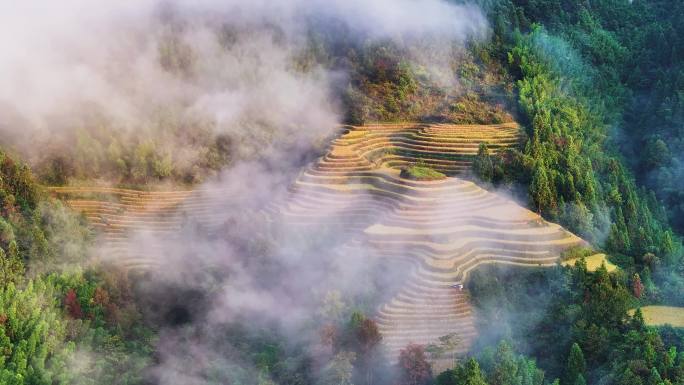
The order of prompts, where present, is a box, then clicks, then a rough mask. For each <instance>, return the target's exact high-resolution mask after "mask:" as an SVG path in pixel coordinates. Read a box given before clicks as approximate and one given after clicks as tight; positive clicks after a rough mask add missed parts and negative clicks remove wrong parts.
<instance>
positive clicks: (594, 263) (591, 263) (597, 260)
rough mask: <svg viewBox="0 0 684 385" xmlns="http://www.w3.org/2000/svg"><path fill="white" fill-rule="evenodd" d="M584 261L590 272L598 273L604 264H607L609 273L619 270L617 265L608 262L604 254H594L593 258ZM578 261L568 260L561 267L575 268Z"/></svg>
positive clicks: (574, 259) (576, 259)
mask: <svg viewBox="0 0 684 385" xmlns="http://www.w3.org/2000/svg"><path fill="white" fill-rule="evenodd" d="M584 259H585V260H586V262H587V270H589V271H596V270H597V269H598V268H599V267H601V265H603V264H604V263H605V264H606V269H607V270H608V272H609V273H610V272H612V271H615V270H617V268H618V267H617V266H616V265H615V264H613V263H612V262H610V261H609V260H608V258H607V257H606V255H605V254H603V253H598V254H594V255H591V256H589V257H586V258H584ZM578 260H579V258H573V259H568V260H566V261H563V262H562V263H561V265H563V266H575V263H577V261H578Z"/></svg>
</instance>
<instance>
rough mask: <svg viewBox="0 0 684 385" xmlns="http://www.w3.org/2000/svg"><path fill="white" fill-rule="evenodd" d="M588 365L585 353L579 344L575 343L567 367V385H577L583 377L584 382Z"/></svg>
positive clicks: (565, 382) (565, 381)
mask: <svg viewBox="0 0 684 385" xmlns="http://www.w3.org/2000/svg"><path fill="white" fill-rule="evenodd" d="M586 369H587V364H586V362H585V361H584V353H582V349H581V348H580V346H579V345H578V344H577V343H573V344H572V347H571V348H570V354H569V355H568V363H567V365H566V367H565V380H564V384H565V385H576V384H577V382H578V380H579V379H580V377H581V381H584V374H585V373H586ZM578 385H579V384H578Z"/></svg>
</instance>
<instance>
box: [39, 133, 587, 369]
mask: <svg viewBox="0 0 684 385" xmlns="http://www.w3.org/2000/svg"><path fill="white" fill-rule="evenodd" d="M519 140H520V134H519V128H518V126H517V125H515V124H504V125H491V126H479V125H447V124H433V125H429V124H376V125H367V126H362V127H354V126H349V127H345V128H344V132H343V133H342V134H341V135H340V136H339V137H338V138H337V139H335V140H334V141H333V142H332V143H331V145H330V147H329V150H328V152H327V153H326V154H325V155H324V156H323V157H322V158H320V159H319V160H317V161H316V162H314V163H313V164H311V165H309V166H308V167H306V168H305V169H304V170H302V172H301V173H300V175H299V177H298V178H297V179H296V180H295V181H293V183H292V185H291V187H290V189H289V193H288V196H287V197H286V199H285V200H284V201H278V202H273V203H272V204H271V205H270V206H268V207H267V208H265V209H264V211H265V212H266V213H267V214H268V215H269V216H270V217H271V218H272V219H273V220H276V221H283V222H284V223H286V224H287V225H288V226H292V227H295V226H301V227H302V229H306V228H307V226H320V225H321V224H322V223H326V222H334V224H337V225H340V224H341V225H342V226H343V231H345V232H348V233H349V234H350V239H351V240H352V241H350V242H349V243H348V244H345V245H344V247H343V250H335V252H344V253H355V252H358V253H360V252H363V255H366V256H368V258H378V259H382V260H385V261H387V263H392V264H399V263H401V264H406V265H407V266H409V267H410V270H411V273H410V276H409V278H408V279H406V281H405V282H402V283H401V288H400V289H399V290H398V291H397V292H396V293H394V296H393V297H392V298H390V299H389V300H388V301H387V302H386V303H384V304H383V305H382V306H380V308H378V309H377V313H376V314H375V319H376V321H377V322H378V325H379V327H380V329H381V332H382V334H383V341H384V343H385V346H386V348H387V349H388V351H389V353H390V355H391V356H392V357H396V356H397V354H398V353H399V350H400V349H401V348H403V347H405V346H406V345H407V344H409V343H419V344H430V343H434V342H435V341H436V340H437V339H438V338H439V337H440V336H444V335H447V334H451V333H455V334H456V335H457V336H458V337H459V339H460V341H461V342H460V344H459V346H458V347H457V348H456V350H457V352H463V351H465V350H467V349H468V348H469V346H470V343H471V341H472V340H473V337H474V336H475V334H476V328H475V324H474V319H473V313H472V310H471V305H470V303H469V299H468V293H467V291H466V290H465V289H462V288H459V285H462V284H463V283H464V282H465V280H466V278H467V276H468V272H469V271H471V270H472V269H474V268H476V267H477V266H480V265H482V264H488V263H504V264H511V265H527V266H550V265H554V264H556V263H557V261H558V259H559V255H560V253H561V252H562V251H563V250H566V249H568V248H570V247H576V246H578V245H582V244H584V242H583V241H582V240H581V239H580V238H578V237H576V236H575V235H573V234H571V233H570V232H568V231H566V230H564V229H563V228H561V227H560V226H558V225H556V224H553V223H549V222H546V221H544V220H543V219H542V218H541V217H540V216H539V215H537V214H536V213H533V212H531V211H529V210H527V209H525V208H523V207H521V206H519V205H517V204H516V203H514V202H512V201H510V200H508V199H505V198H503V197H500V196H498V195H495V194H493V193H490V192H488V191H486V190H484V189H482V188H480V187H478V186H477V185H476V184H475V183H473V182H470V181H468V180H465V179H462V178H461V177H459V175H463V174H465V173H467V172H468V170H469V168H470V164H471V162H472V157H473V156H474V155H475V154H476V153H477V150H478V146H479V144H480V143H481V142H487V143H488V144H489V148H490V149H492V150H493V151H494V152H496V151H500V150H502V149H504V148H506V147H509V146H516V145H517V144H518V142H519ZM417 163H419V164H420V167H425V168H429V169H431V170H435V171H436V172H438V173H441V174H444V175H445V176H446V177H440V178H432V179H431V178H427V179H429V180H419V179H407V178H404V177H402V176H401V169H402V168H406V167H410V166H412V165H415V164H417ZM434 175H438V174H434ZM52 191H53V192H54V193H55V194H56V195H58V196H61V197H63V198H64V199H65V200H66V201H67V202H68V203H69V204H70V205H71V206H72V207H74V208H76V209H79V210H82V211H83V212H84V213H85V215H86V216H87V217H88V218H89V219H90V220H91V221H92V223H93V225H94V226H97V227H99V228H101V229H102V231H103V233H104V235H105V236H104V240H105V242H106V243H107V245H108V247H109V248H110V249H111V250H112V255H114V256H115V257H116V258H119V259H121V261H123V262H124V263H125V264H126V265H128V266H129V267H130V268H138V269H152V268H157V267H158V266H155V265H154V263H155V262H154V261H149V260H146V258H145V255H144V254H141V253H136V252H135V250H133V251H131V250H127V248H126V237H127V234H128V233H129V232H130V231H131V230H137V229H145V230H148V231H154V232H160V233H172V232H174V231H178V230H179V228H180V226H181V223H182V221H183V219H184V217H185V216H187V215H192V216H193V217H194V218H196V219H197V220H198V221H201V222H202V223H205V224H206V225H207V226H208V227H210V226H212V225H216V224H217V223H216V221H217V220H218V218H220V216H218V215H217V213H220V212H221V210H226V208H225V206H222V204H224V202H223V201H222V200H221V199H220V198H218V199H217V198H216V197H220V196H221V194H220V193H218V194H207V193H206V192H205V193H203V194H199V193H196V192H190V191H174V192H137V191H132V190H121V189H103V188H92V189H87V188H53V189H52ZM93 193H98V194H105V195H108V196H110V199H107V200H105V199H103V198H102V197H100V198H98V197H97V196H95V197H93V195H92V194H93ZM89 194H90V195H89ZM98 196H99V195H98ZM111 197H113V198H111ZM211 197H214V198H211ZM180 212H183V213H185V214H182V215H181V214H180ZM331 252H333V251H331Z"/></svg>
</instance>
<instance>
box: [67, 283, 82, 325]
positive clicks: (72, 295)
mask: <svg viewBox="0 0 684 385" xmlns="http://www.w3.org/2000/svg"><path fill="white" fill-rule="evenodd" d="M64 307H66V309H67V312H68V313H69V315H70V316H72V317H73V318H79V319H81V318H83V310H81V303H80V302H79V300H78V296H77V295H76V291H74V289H69V291H67V293H66V295H65V296H64Z"/></svg>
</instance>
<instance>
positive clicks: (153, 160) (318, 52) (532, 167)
mask: <svg viewBox="0 0 684 385" xmlns="http://www.w3.org/2000/svg"><path fill="white" fill-rule="evenodd" d="M453 3H457V4H461V3H463V2H461V1H453ZM476 3H477V4H476V5H477V6H479V7H481V8H482V10H483V12H484V13H485V14H486V18H487V21H488V24H489V34H488V36H487V37H486V38H472V39H469V40H468V41H467V42H466V43H465V44H464V46H458V47H455V48H454V49H453V50H451V51H450V52H448V53H446V54H445V53H443V52H440V51H439V47H431V46H430V45H429V44H428V43H426V42H424V41H418V42H416V41H414V42H407V43H406V44H399V43H397V42H395V41H392V40H389V39H372V38H371V37H370V36H362V37H361V38H359V36H357V34H356V32H352V31H350V30H349V29H348V27H347V26H345V25H344V23H336V22H335V21H334V20H333V21H331V20H329V19H326V18H323V19H321V20H313V21H310V22H311V24H310V25H308V26H307V34H306V44H305V47H306V49H302V50H299V51H297V52H296V54H295V55H293V58H292V62H291V63H288V66H290V67H292V68H294V71H295V72H296V73H298V74H299V73H310V72H314V73H315V71H317V70H319V69H320V68H324V69H326V70H329V71H331V72H334V73H344V74H346V76H342V77H339V78H335V81H334V82H332V88H333V91H334V95H333V96H334V97H333V99H334V102H333V104H335V105H336V106H337V108H338V109H339V112H340V116H341V117H342V118H341V120H343V123H345V124H354V125H362V124H364V123H370V122H412V121H418V122H454V123H471V124H493V123H503V122H512V121H517V122H518V123H519V124H520V125H521V127H522V129H523V130H524V134H525V135H524V139H523V142H522V143H521V146H519V148H517V149H509V150H506V151H504V152H501V153H496V154H495V153H493V152H492V151H490V148H489V147H488V145H487V144H486V143H483V144H481V145H480V147H479V151H478V155H477V156H476V157H475V158H474V159H473V169H472V176H473V178H474V179H475V180H477V182H478V183H480V184H482V185H485V186H487V187H488V188H489V189H491V190H496V191H502V192H505V193H507V194H510V195H511V196H513V197H515V198H516V199H518V200H519V201H522V202H525V203H526V204H527V205H528V207H530V209H532V210H534V211H536V212H538V213H539V214H541V215H542V216H543V217H544V218H546V219H548V220H550V221H553V222H557V223H560V224H561V225H563V226H564V227H566V228H568V229H569V230H570V231H572V232H574V233H575V234H577V235H579V236H581V237H582V238H583V239H585V240H586V241H588V242H589V244H591V248H592V252H593V251H594V250H596V251H601V252H605V253H606V254H608V255H609V260H610V261H611V262H613V263H615V264H616V265H618V266H619V269H618V270H616V271H613V272H608V270H607V269H606V268H605V266H604V267H602V268H599V269H597V270H596V271H590V270H589V269H587V266H586V264H585V263H583V262H580V263H578V264H577V265H576V266H574V267H564V266H560V265H559V266H556V267H551V268H504V267H500V266H489V267H480V268H478V270H476V271H475V272H474V273H472V275H471V276H470V278H469V280H468V282H467V289H468V291H469V293H470V297H471V301H472V303H473V304H474V306H475V308H476V310H477V315H478V329H479V330H480V331H481V333H480V334H479V337H478V339H477V340H476V343H475V345H474V347H473V348H472V349H470V351H469V352H468V353H467V354H466V355H465V356H464V357H458V359H457V360H454V362H452V365H451V366H452V367H451V368H450V369H447V370H445V371H443V372H441V373H432V372H431V370H430V364H429V360H430V358H431V354H434V352H435V351H439V350H440V349H443V348H444V347H443V346H442V347H440V346H421V345H409V346H407V347H406V348H404V349H403V350H401V353H400V355H399V358H398V362H392V361H391V360H390V359H389V358H388V357H386V356H385V355H384V354H383V353H382V351H381V349H380V344H381V339H382V336H381V335H380V332H379V331H378V326H377V325H376V323H375V321H374V320H373V319H372V312H373V308H374V306H375V305H376V304H375V303H374V301H373V300H372V299H370V298H372V297H373V292H374V291H380V289H378V288H377V287H372V285H369V286H370V287H368V288H365V289H366V293H365V294H364V295H365V297H363V298H361V297H358V296H357V297H354V298H347V297H344V293H342V294H340V293H338V292H328V293H327V294H325V295H322V296H320V297H321V298H319V303H317V304H316V306H317V307H318V311H317V312H316V314H308V315H307V316H306V317H304V318H303V319H302V322H301V323H302V325H300V328H301V330H300V332H301V333H302V334H303V335H306V336H307V338H306V339H305V338H300V339H293V338H291V333H292V330H290V329H287V330H286V328H283V327H282V325H278V324H272V323H269V322H268V320H266V321H264V320H258V321H259V322H257V320H256V319H257V318H258V317H259V315H258V313H257V314H251V313H249V314H247V313H246V314H244V315H243V317H240V318H237V319H235V320H233V321H232V322H230V323H228V324H224V325H222V326H221V328H217V330H214V331H213V332H212V334H211V335H205V334H204V333H205V330H203V329H201V328H195V327H194V326H193V325H192V323H191V322H189V321H188V320H187V319H191V318H192V315H187V314H183V313H182V312H180V313H181V314H180V315H179V314H176V313H178V312H176V313H173V312H171V313H173V314H172V316H168V314H170V313H164V310H165V309H166V308H170V309H172V310H173V309H174V307H175V306H176V305H177V304H178V303H180V302H189V303H191V304H192V305H193V306H196V307H197V308H198V309H199V308H201V307H202V306H204V305H205V304H204V303H203V301H204V300H205V299H206V297H208V295H207V293H201V294H197V293H194V292H188V291H184V290H181V289H179V288H177V287H163V286H162V287H161V288H156V289H155V290H151V289H150V287H149V286H145V285H144V284H143V283H144V282H148V281H151V278H149V277H145V276H140V275H132V276H131V275H129V274H127V273H126V272H124V271H119V270H118V269H117V268H116V267H115V266H109V265H106V264H98V263H93V262H92V259H91V258H89V254H90V253H91V252H92V246H93V244H94V243H95V241H96V237H97V234H96V232H95V231H94V230H93V229H92V227H90V226H88V223H87V221H86V219H85V218H84V217H83V216H80V215H78V214H77V213H75V212H74V211H72V210H71V209H69V208H68V207H67V206H65V205H64V204H63V203H61V202H60V201H59V200H57V199H55V198H54V197H52V196H50V194H48V193H47V192H46V190H45V189H44V186H48V185H78V184H79V183H83V182H84V181H87V180H92V179H97V180H98V181H103V180H104V181H107V183H111V184H115V185H117V186H136V187H143V188H147V187H149V186H150V185H154V184H158V183H175V184H177V185H184V186H188V185H193V184H196V183H199V182H201V181H204V180H207V179H211V178H212V177H215V176H216V175H218V174H219V173H220V171H221V170H222V169H224V168H226V167H230V165H232V164H235V163H238V162H240V161H242V160H251V159H253V158H255V157H258V156H259V155H261V153H260V152H259V150H255V149H254V148H257V147H259V148H267V149H273V148H275V147H277V146H274V145H273V143H274V142H277V141H278V140H284V139H283V136H292V132H293V131H288V130H284V133H283V134H281V135H278V134H273V130H271V127H270V125H269V124H270V122H263V121H259V122H258V124H255V125H253V126H249V127H250V128H251V129H252V130H251V131H249V135H237V134H234V133H220V134H216V131H215V130H213V127H212V123H210V122H207V121H204V120H203V119H202V117H199V116H194V115H192V114H183V113H176V112H174V111H168V110H156V111H155V112H154V113H152V114H150V116H148V117H147V118H146V120H145V122H146V124H147V125H146V126H145V127H142V128H141V129H139V130H124V131H121V130H115V129H112V127H111V126H112V125H113V124H115V123H112V122H110V121H108V119H107V116H106V114H100V111H95V112H93V113H92V114H89V115H88V116H87V119H83V120H82V121H80V122H78V124H75V125H72V126H69V127H68V128H65V129H64V130H59V131H56V132H58V134H55V135H59V138H58V139H59V140H54V139H55V136H48V137H47V138H42V139H41V140H43V141H44V143H41V144H44V145H45V147H44V150H43V151H39V152H38V153H36V152H34V151H28V150H27V148H26V146H25V145H22V144H21V143H20V141H18V139H16V138H3V140H2V144H3V146H4V147H3V148H5V150H6V152H3V153H0V211H1V213H2V218H0V274H2V280H1V281H0V283H1V284H2V287H1V288H0V384H16V385H21V384H41V385H42V384H152V383H160V382H159V381H165V380H166V381H167V383H173V384H175V383H183V382H182V381H183V378H184V377H182V376H181V374H183V373H182V372H183V369H187V370H186V372H193V370H194V369H193V368H187V367H185V366H184V365H187V363H179V364H178V366H179V368H181V369H178V373H161V374H160V373H157V372H151V370H150V368H151V367H154V364H156V363H158V362H160V361H162V359H163V357H161V356H162V353H160V351H159V350H158V349H157V347H158V346H157V342H158V339H159V338H160V333H162V332H166V333H168V334H173V341H174V342H175V345H173V349H177V350H179V351H180V353H179V354H180V355H181V356H184V357H193V356H197V355H198V354H199V355H201V361H202V362H203V363H205V364H206V366H205V367H203V368H202V371H201V373H200V375H198V376H197V377H200V378H201V380H202V382H192V381H196V378H194V379H193V380H192V381H190V380H188V382H187V383H188V384H195V383H206V384H210V383H211V384H213V383H217V384H218V383H226V381H228V382H227V383H231V384H259V385H261V384H275V383H277V384H321V385H323V384H325V385H352V384H356V385H371V384H406V385H423V384H438V385H461V384H471V385H485V384H489V385H544V384H553V385H586V384H620V385H661V384H662V385H677V384H684V331H683V330H682V329H681V328H676V327H671V326H662V327H653V326H648V325H647V324H646V322H645V321H644V317H643V315H642V312H641V310H639V308H640V307H642V306H646V305H650V304H662V305H671V306H680V307H681V306H684V248H683V247H682V241H681V237H682V235H684V219H683V218H684V193H683V192H682V191H683V189H684V184H683V183H682V177H684V158H682V155H681V154H684V140H683V139H682V138H684V26H682V25H681V21H682V20H684V3H682V2H681V1H678V0H663V1H645V0H631V1H628V0H592V1H564V0H479V1H477V2H476ZM169 20H170V21H168V22H169V24H170V25H171V26H170V27H169V28H168V30H167V31H165V32H166V34H163V36H162V38H161V39H160V42H159V45H158V46H157V47H156V49H155V52H156V57H157V58H158V60H159V63H160V65H161V66H162V67H163V68H164V69H165V70H166V71H168V72H169V73H170V74H172V76H178V77H181V78H185V77H188V78H191V77H192V76H193V75H192V71H193V70H194V68H195V67H194V66H195V65H196V64H194V63H195V60H196V59H197V57H196V55H195V54H194V53H193V51H192V50H193V47H191V46H187V45H184V43H183V42H182V41H181V40H178V39H177V36H176V35H174V33H176V32H178V31H180V30H182V28H181V27H180V24H178V25H175V24H173V23H174V21H173V18H172V17H169ZM274 28H275V27H274ZM223 32H224V35H222V39H223V40H224V41H225V42H227V43H226V44H227V45H229V44H230V43H229V42H230V41H234V40H237V39H238V37H236V36H238V35H239V33H238V32H235V31H232V30H230V28H225V30H224V31H223ZM423 43H425V44H426V46H425V47H421V51H420V52H421V53H422V54H423V55H427V57H428V58H433V59H434V60H446V62H447V65H446V67H440V69H439V70H440V71H444V70H445V68H446V69H447V72H448V73H447V77H448V79H449V81H447V82H443V81H440V79H439V76H440V74H439V73H435V72H433V71H431V69H430V68H429V66H428V65H426V63H425V62H421V61H419V60H417V59H416V58H415V57H414V56H413V55H412V52H411V49H410V47H411V44H423ZM440 47H441V46H440ZM197 66H199V65H197ZM441 75H443V74H441ZM261 113H262V111H258V114H261ZM264 120H267V119H266V118H264ZM10 121H12V119H10ZM86 126H87V127H88V128H87V129H86V128H84V127H86ZM267 126H268V127H269V129H264V127H267ZM90 127H94V128H90ZM292 130H294V128H293V129H292ZM255 138H256V139H255ZM292 141H293V142H296V141H297V139H296V138H295V139H292ZM29 147H30V146H29ZM245 148H248V150H245ZM307 150H308V148H307ZM309 157H310V154H305V155H302V156H301V159H300V158H298V161H302V159H308V158H309ZM22 159H23V160H22ZM276 163H277V162H276ZM406 172H408V173H413V174H416V173H418V174H420V175H418V177H420V176H424V175H428V176H429V177H435V176H436V177H435V178H443V177H444V175H443V174H440V173H438V172H436V171H434V170H431V169H429V168H427V167H424V166H423V165H417V166H414V167H413V168H410V169H408V170H406ZM414 176H415V175H414ZM259 221H260V219H254V220H253V221H252V222H253V223H254V227H257V226H258V225H261V224H263V223H262V222H259ZM263 227H264V228H266V227H268V225H266V224H264V225H263ZM331 231H334V230H331ZM266 238H268V237H267V236H266V235H264V234H261V233H257V232H255V233H254V234H251V236H250V237H249V239H235V240H230V241H231V242H234V244H235V245H237V246H235V247H236V248H239V249H240V250H247V251H248V252H249V254H250V258H251V259H250V263H247V264H246V266H244V269H245V271H250V272H251V274H252V275H253V276H267V277H279V276H283V277H286V276H288V275H287V274H286V273H287V271H286V270H287V269H288V268H292V267H291V266H289V267H288V266H286V265H284V264H282V263H279V262H278V258H277V257H278V253H273V252H272V250H270V249H269V247H272V246H273V245H272V244H270V243H269V242H271V241H270V240H269V239H266ZM588 254H589V251H587V250H582V249H576V250H572V251H571V252H570V253H568V254H567V255H564V257H566V258H570V257H580V260H581V257H583V256H586V255H588ZM252 257H253V258H252ZM274 272H276V273H274ZM218 274H219V273H217V272H213V274H207V281H209V284H212V283H214V281H213V279H216V278H215V277H216V275H218ZM278 274H280V275H278ZM388 275H389V273H388ZM209 284H208V285H209ZM272 286H273V287H272V289H274V290H278V286H277V285H275V284H273V285H272ZM264 287H269V283H268V282H267V283H265V284H264ZM217 290H218V289H216V288H215V287H211V289H210V290H209V291H210V292H212V293H214V292H215V291H217ZM169 293H170V294H169ZM169 296H171V297H174V299H173V300H169V302H168V303H164V302H163V300H161V299H160V298H162V297H166V298H168V297H169ZM159 308H161V309H162V310H160V313H164V314H165V315H166V316H161V317H160V316H159V314H154V312H155V311H156V310H158V309H159ZM190 308H191V309H195V308H193V307H192V306H191V307H190ZM150 309H152V310H150ZM166 310H168V309H166ZM199 311H200V310H198V312H199ZM250 317H251V318H250ZM186 318H187V319H186ZM254 325H258V327H257V326H254ZM169 330H171V331H169ZM312 330H314V331H315V332H314V333H311V331H312ZM310 335H316V337H317V338H318V339H317V340H316V341H315V342H312V341H311V340H309V337H310ZM165 337H168V336H165ZM200 340H201V341H209V343H210V344H212V351H213V352H217V355H218V356H219V357H214V356H210V355H209V354H207V355H206V356H204V355H203V354H205V353H206V352H198V351H197V350H193V347H194V345H193V344H194V343H195V342H197V341H200ZM226 341H228V342H227V343H226ZM442 342H444V344H445V345H449V344H453V343H454V342H453V341H449V340H448V339H445V340H444V341H442ZM312 345H313V346H315V348H316V349H311V346H312ZM189 362H190V361H189ZM192 362H196V361H192ZM179 376H180V377H179ZM179 378H180V380H179ZM155 381H156V382H155ZM178 381H181V382H178Z"/></svg>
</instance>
